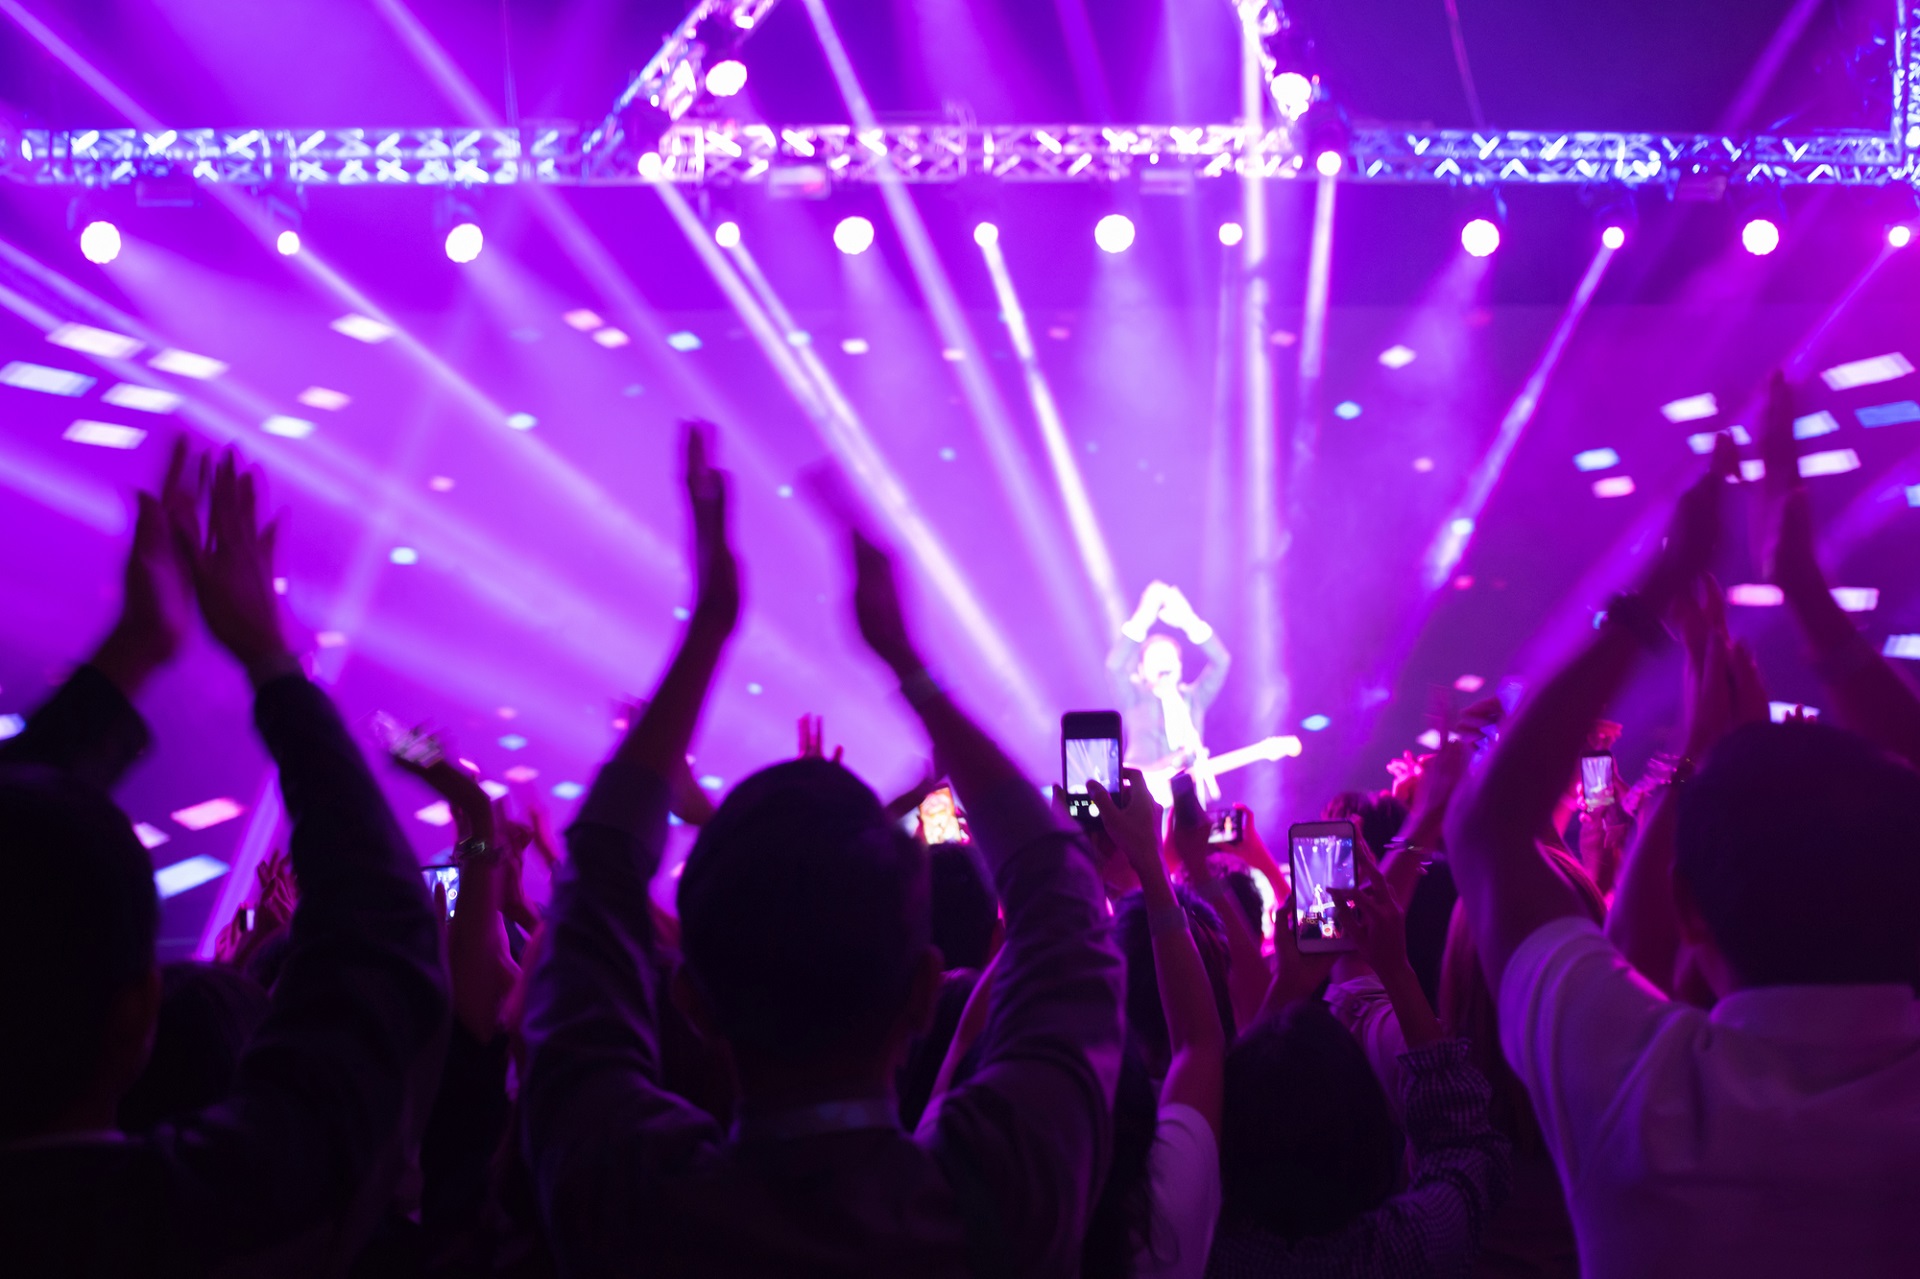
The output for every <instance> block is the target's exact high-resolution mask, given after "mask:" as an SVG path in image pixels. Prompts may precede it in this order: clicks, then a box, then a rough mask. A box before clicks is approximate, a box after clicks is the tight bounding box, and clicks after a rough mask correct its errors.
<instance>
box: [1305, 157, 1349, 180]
mask: <svg viewBox="0 0 1920 1279" xmlns="http://www.w3.org/2000/svg"><path fill="white" fill-rule="evenodd" d="M1345 165H1346V161H1345V160H1343V159H1341V158H1340V153H1339V152H1338V151H1322V152H1321V153H1320V154H1319V155H1317V156H1315V157H1314V159H1313V167H1314V168H1315V169H1317V170H1318V171H1319V173H1320V176H1321V177H1323V178H1337V177H1339V176H1340V170H1341V169H1342V168H1343V167H1345Z"/></svg>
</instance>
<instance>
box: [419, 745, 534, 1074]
mask: <svg viewBox="0 0 1920 1279" xmlns="http://www.w3.org/2000/svg"><path fill="white" fill-rule="evenodd" d="M433 772H434V777H433V781H434V784H435V787H436V789H438V790H439V791H440V793H441V794H442V795H443V796H445V797H446V800H447V804H448V807H449V808H450V809H451V810H452V811H453V820H454V830H455V832H456V835H457V842H456V843H455V845H454V850H455V860H456V861H457V862H458V863H459V866H460V899H459V904H458V907H457V909H455V911H454V912H453V918H452V919H450V920H448V921H447V967H448V970H449V973H450V975H451V978H452V981H453V1014H454V1016H455V1017H457V1018H459V1020H460V1025H461V1027H462V1028H463V1029H465V1030H466V1032H467V1033H468V1034H469V1035H471V1036H473V1038H474V1039H476V1040H478V1041H479V1042H480V1043H482V1044H486V1043H491V1042H492V1041H493V1039H494V1037H495V1036H497V1035H498V1034H499V1033H500V1031H501V1029H502V1023H501V1018H500V1010H501V1009H502V1008H504V1007H505V1006H506V1002H507V996H508V995H510V994H511V993H512V992H513V987H514V983H515V982H517V981H519V979H520V967H519V965H517V964H515V963H514V962H513V951H512V947H511V945H510V944H509V942H508V939H507V919H506V913H505V910H504V909H503V907H504V905H505V902H506V876H507V868H508V866H509V864H510V859H509V857H508V855H507V850H506V848H505V847H504V843H503V841H504V839H505V832H504V831H502V830H501V828H500V826H501V824H500V822H499V820H498V814H497V813H496V812H495V810H494V806H493V801H492V799H490V798H489V797H488V795H487V793H486V792H485V791H484V790H482V789H481V788H480V783H479V781H478V780H477V779H475V778H473V777H470V776H468V775H467V774H466V773H465V772H464V771H462V770H460V769H459V768H457V767H456V766H455V765H454V764H453V763H452V761H450V760H444V759H443V760H441V761H440V764H439V765H438V767H437V768H436V769H434V770H433Z"/></svg>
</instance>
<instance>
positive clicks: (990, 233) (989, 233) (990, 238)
mask: <svg viewBox="0 0 1920 1279" xmlns="http://www.w3.org/2000/svg"><path fill="white" fill-rule="evenodd" d="M973 242H974V243H975V244H977V245H979V246H980V247H981V248H983V249H989V248H992V247H993V246H994V245H996V244H998V243H1000V228H999V227H997V226H995V225H994V224H993V223H991V222H982V223H980V225H978V226H976V227H974V228H973Z"/></svg>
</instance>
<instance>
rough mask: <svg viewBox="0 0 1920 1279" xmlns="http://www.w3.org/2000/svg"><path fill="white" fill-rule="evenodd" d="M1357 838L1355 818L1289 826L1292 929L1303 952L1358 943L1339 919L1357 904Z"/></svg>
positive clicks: (1351, 947) (1347, 947)
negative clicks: (1355, 859)
mask: <svg viewBox="0 0 1920 1279" xmlns="http://www.w3.org/2000/svg"><path fill="white" fill-rule="evenodd" d="M1356 838H1357V836H1356V834H1355V832H1354V828H1353V823H1352V822H1300V823H1298V824H1297V825H1295V826H1293V827H1291V828H1289V829H1288V831H1287V856H1288V860H1289V862H1290V863H1291V871H1292V877H1293V932H1294V938H1295V941H1296V943H1297V944H1298V945H1299V947H1300V951H1301V953H1302V954H1312V953H1314V952H1325V951H1336V950H1358V949H1359V946H1360V943H1359V942H1358V941H1357V940H1356V939H1355V938H1354V936H1353V934H1352V932H1351V931H1350V930H1349V929H1348V928H1347V927H1346V926H1345V925H1344V924H1343V923H1342V922H1341V919H1340V913H1341V911H1343V910H1348V909H1351V908H1352V907H1353V904H1354V903H1353V892H1354V885H1355V883H1356V881H1355V878H1354V862H1353V846H1354V843H1355V840H1356Z"/></svg>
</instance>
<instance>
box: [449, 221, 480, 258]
mask: <svg viewBox="0 0 1920 1279" xmlns="http://www.w3.org/2000/svg"><path fill="white" fill-rule="evenodd" d="M485 245H486V236H485V235H483V234H482V233H481V231H480V227H479V226H478V224H476V223H473V222H462V223H459V224H458V225H456V226H455V227H454V228H453V229H452V230H450V231H448V232H447V256H448V257H449V258H451V259H453V260H454V261H455V262H471V261H473V260H474V259H475V258H477V257H479V256H480V250H481V249H482V248H484V247H485Z"/></svg>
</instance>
